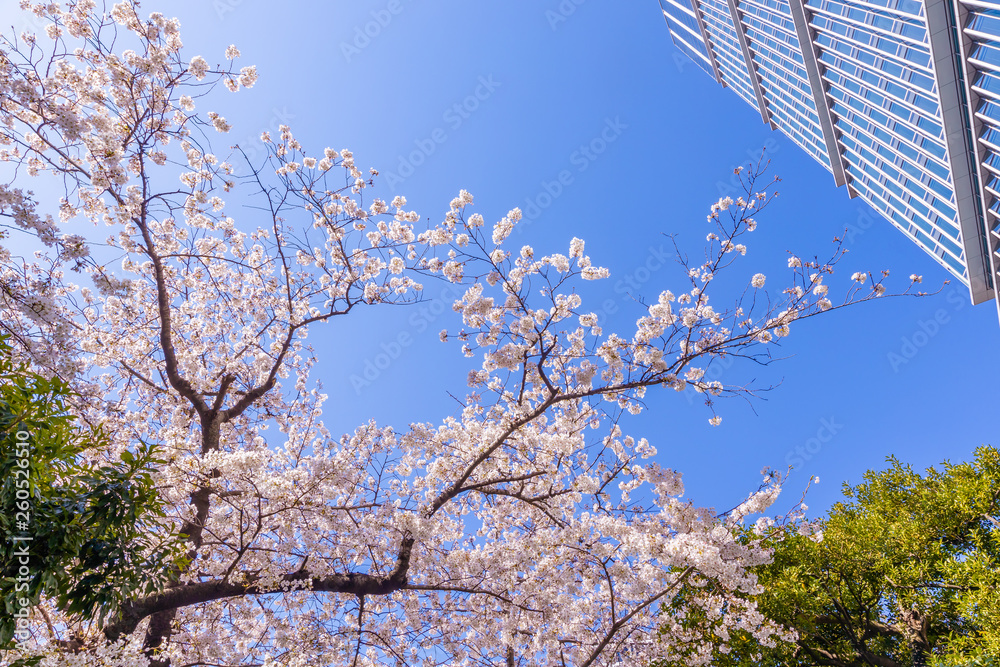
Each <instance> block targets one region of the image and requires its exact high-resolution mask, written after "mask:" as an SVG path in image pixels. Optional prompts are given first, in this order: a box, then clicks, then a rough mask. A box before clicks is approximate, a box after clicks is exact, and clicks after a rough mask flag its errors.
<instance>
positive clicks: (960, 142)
mask: <svg viewBox="0 0 1000 667" xmlns="http://www.w3.org/2000/svg"><path fill="white" fill-rule="evenodd" d="M924 15H925V17H926V21H927V35H928V38H929V39H928V41H929V43H930V47H931V62H932V64H933V65H934V79H935V82H936V83H937V89H938V97H939V99H940V103H941V119H942V121H944V122H943V125H944V128H945V148H946V149H947V152H948V161H949V163H950V166H951V171H952V184H953V188H954V189H955V204H956V210H957V212H958V214H959V215H958V221H959V229H960V230H961V232H962V245H963V246H964V248H965V266H966V270H967V271H968V274H969V285H970V287H971V289H970V292H971V297H972V302H973V303H980V302H981V301H985V300H986V299H988V298H990V297H996V296H997V295H998V294H1000V290H996V289H995V285H994V284H993V283H994V281H995V280H996V276H997V273H996V271H997V266H996V262H995V261H994V258H993V253H992V252H991V251H992V248H990V247H989V246H990V243H989V240H988V235H987V234H988V231H987V229H986V220H987V217H986V209H987V206H986V198H985V196H984V193H983V189H982V178H983V175H982V172H981V170H980V166H979V164H980V163H981V162H982V159H983V156H982V147H981V146H980V145H979V142H978V141H976V139H978V137H976V136H975V127H976V121H975V116H974V113H975V109H974V107H975V106H976V102H977V101H978V97H977V96H976V95H975V93H974V92H973V90H972V80H971V78H970V74H971V72H970V71H969V66H968V63H967V62H966V58H967V57H968V55H969V54H968V44H969V43H970V41H971V40H968V39H966V37H965V36H964V35H963V34H962V32H963V31H962V28H963V25H962V24H963V23H964V22H965V21H964V17H965V12H964V9H963V7H962V5H961V4H960V3H959V2H958V0H926V2H925V3H924ZM956 40H957V41H958V43H957V44H956ZM956 51H957V52H956ZM963 98H964V107H965V108H964V109H963ZM949 121H950V122H949ZM984 245H985V246H986V248H984V247H983V246H984ZM998 308H1000V301H998Z"/></svg>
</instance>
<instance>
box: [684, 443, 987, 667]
mask: <svg viewBox="0 0 1000 667" xmlns="http://www.w3.org/2000/svg"><path fill="white" fill-rule="evenodd" d="M888 463H889V467H888V468H887V469H886V470H883V471H880V472H877V471H869V472H868V473H866V474H865V477H864V482H862V483H861V484H859V485H857V486H855V487H851V486H849V485H847V484H845V485H844V496H845V500H844V501H843V502H839V503H837V504H835V505H834V506H833V508H832V509H831V510H830V512H829V514H828V516H827V517H826V518H825V519H823V520H821V521H818V522H813V523H803V522H798V523H793V524H789V525H786V526H781V527H778V528H776V529H772V531H773V532H771V533H770V534H768V535H767V537H766V538H765V540H766V541H767V542H770V543H771V545H772V546H773V548H774V560H773V562H772V563H769V564H766V565H761V566H758V567H757V568H756V573H757V575H758V577H759V583H760V585H761V587H762V591H761V592H759V593H758V594H756V595H752V596H748V597H750V599H752V600H753V601H754V602H756V604H757V608H758V610H759V611H761V612H762V613H763V614H764V615H765V616H767V617H768V618H771V619H772V620H774V621H775V622H777V623H779V624H781V625H783V626H785V627H786V628H789V629H790V630H794V631H795V633H796V635H797V638H795V639H794V640H792V641H788V642H784V643H778V644H776V645H773V646H765V645H762V644H761V643H760V642H757V641H755V640H754V639H753V638H752V637H751V635H750V634H749V633H744V632H738V633H737V636H734V637H733V640H734V641H732V642H731V643H730V646H729V649H728V652H727V653H722V652H721V651H718V652H717V653H716V655H714V656H713V664H715V665H719V666H724V667H736V666H741V667H742V666H749V665H764V666H766V667H771V666H773V667H778V666H779V665H780V666H781V667H807V666H808V667H812V666H819V665H824V666H832V667H862V666H868V665H873V666H878V667H897V666H899V667H902V666H904V665H915V666H916V665H929V664H930V665H956V666H957V665H993V664H996V661H997V658H998V656H1000V595H998V590H1000V530H998V529H1000V518H998V515H1000V508H998V504H1000V452H998V451H997V449H995V448H993V447H980V448H979V449H977V450H976V452H975V459H974V460H973V461H972V462H969V463H959V464H951V463H949V462H945V463H944V464H943V465H942V466H941V468H940V469H936V468H929V469H928V470H927V471H926V472H925V473H924V474H918V473H915V472H914V471H913V470H912V469H911V467H910V466H908V465H906V464H903V463H900V462H899V461H898V460H897V459H895V458H891V457H890V458H889V459H888ZM759 532H760V529H759V528H756V529H747V530H746V531H745V532H744V533H743V535H742V536H741V539H742V540H743V541H748V542H749V541H755V540H760V539H761V536H760V535H759V534H758V533H759ZM704 585H707V586H711V582H707V583H705V584H704ZM666 611H667V614H668V616H670V617H671V623H675V624H680V625H682V626H684V627H686V628H687V629H688V630H689V631H691V632H697V631H699V630H701V631H706V630H708V627H707V626H708V625H711V624H713V623H716V622H717V618H718V616H715V617H714V618H713V615H712V614H705V615H699V616H697V617H695V616H691V615H689V614H687V615H685V616H684V617H683V618H677V617H676V616H675V615H673V614H672V613H671V612H672V611H673V610H672V609H668V610H666ZM721 613H725V610H721ZM790 639H792V638H791V637H790Z"/></svg>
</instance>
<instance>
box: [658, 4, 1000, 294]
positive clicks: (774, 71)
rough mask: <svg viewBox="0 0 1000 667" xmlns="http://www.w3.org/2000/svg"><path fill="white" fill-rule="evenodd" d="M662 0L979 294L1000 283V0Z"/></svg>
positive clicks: (710, 59)
mask: <svg viewBox="0 0 1000 667" xmlns="http://www.w3.org/2000/svg"><path fill="white" fill-rule="evenodd" d="M675 3H676V4H675ZM661 6H662V7H663V10H664V14H665V15H666V18H667V23H668V25H669V26H670V32H671V35H672V36H674V41H675V43H677V45H678V47H680V48H681V49H682V50H684V51H685V53H688V55H691V53H692V52H693V53H695V54H696V56H692V58H693V59H696V62H699V64H701V65H702V67H703V68H704V69H705V70H706V71H708V72H709V73H712V74H713V76H715V78H716V79H717V80H719V82H720V83H722V84H723V85H725V86H728V87H730V88H732V89H733V90H735V91H736V93H737V94H738V95H739V96H740V97H742V98H743V99H744V100H745V101H746V102H747V103H748V104H750V105H751V106H753V107H754V108H755V109H757V110H758V111H761V113H762V116H763V117H764V119H765V120H766V121H767V122H769V123H771V126H772V127H776V128H778V129H779V130H781V131H782V132H783V133H784V134H786V135H787V136H788V137H789V138H790V139H792V141H794V142H795V143H796V144H798V145H799V146H800V147H801V148H802V149H803V150H805V151H806V152H808V153H809V154H810V155H812V156H813V157H814V158H815V159H816V160H817V161H818V162H820V163H821V164H823V165H824V166H825V167H826V168H827V169H829V170H830V171H831V172H833V173H834V174H835V175H837V174H838V173H839V174H841V176H839V177H838V179H837V182H838V183H840V182H846V184H847V186H848V188H849V192H850V194H851V196H859V197H861V198H862V199H864V200H865V201H866V202H868V203H869V204H870V205H871V206H872V207H873V208H874V209H876V210H877V211H879V212H880V213H881V214H882V215H883V217H885V218H886V219H887V220H889V221H890V222H891V223H892V224H893V225H895V226H896V227H897V228H898V229H899V230H900V231H902V232H903V233H904V234H905V235H906V236H907V237H908V238H909V239H910V240H912V241H913V242H915V243H917V244H918V245H919V246H920V247H921V248H923V249H924V250H925V251H926V252H927V253H928V254H929V255H930V256H931V257H933V258H934V259H935V260H937V261H938V262H939V263H940V264H941V265H942V266H943V267H944V268H946V269H947V270H948V271H949V272H950V273H951V274H952V275H954V276H955V277H956V278H957V279H958V280H960V281H961V282H962V283H963V284H964V285H966V286H967V287H968V288H969V289H970V295H971V298H972V300H973V302H976V303H979V302H981V301H984V300H987V299H990V298H992V297H994V296H995V290H994V289H993V285H994V282H995V280H996V277H997V273H996V270H997V267H998V266H1000V0H923V1H918V0H866V1H864V2H862V1H860V0H692V4H690V5H688V4H685V3H684V0H661ZM678 35H681V36H686V37H687V38H689V39H690V40H694V41H695V43H693V44H691V43H688V44H684V45H682V44H681V43H680V41H679V39H678ZM807 40H808V41H807ZM802 42H806V43H802ZM956 56H957V57H956ZM699 59H700V60H699ZM817 83H818V84H819V85H816V84H817ZM761 99H762V100H764V107H765V108H764V109H761V108H760V106H761V105H760V104H759V103H758V100H761Z"/></svg>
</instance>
